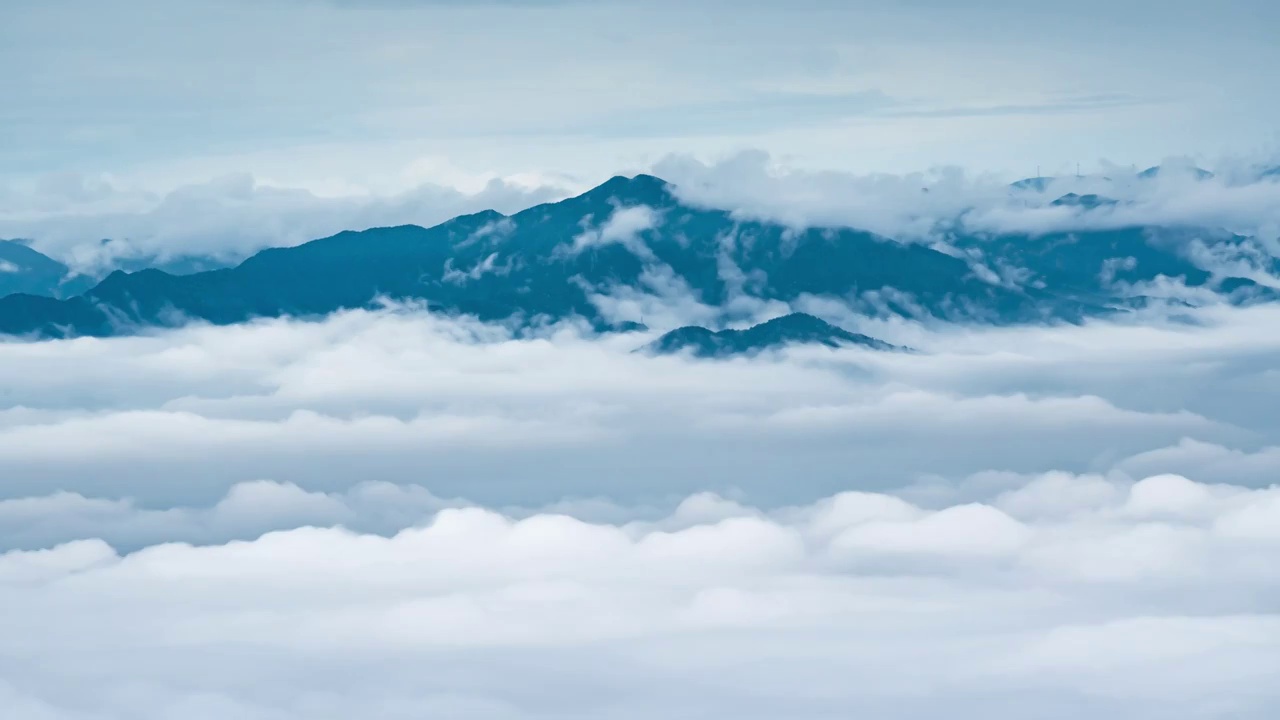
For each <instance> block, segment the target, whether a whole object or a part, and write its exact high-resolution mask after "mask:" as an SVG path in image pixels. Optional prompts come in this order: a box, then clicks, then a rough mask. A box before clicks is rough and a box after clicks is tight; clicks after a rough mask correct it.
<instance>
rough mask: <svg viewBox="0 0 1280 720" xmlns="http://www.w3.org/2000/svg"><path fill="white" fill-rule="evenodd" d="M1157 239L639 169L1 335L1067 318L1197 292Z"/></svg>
mask: <svg viewBox="0 0 1280 720" xmlns="http://www.w3.org/2000/svg"><path fill="white" fill-rule="evenodd" d="M1165 234H1167V233H1165V232H1164V231H1162V230H1160V229H1152V228H1143V227H1133V228H1122V229H1118V230H1107V231H1087V232H1072V233H1051V234H1047V235H1035V236H1032V235H995V236H987V235H981V236H977V235H971V236H966V235H954V236H949V237H948V238H946V239H947V244H946V245H936V246H935V245H925V244H922V243H907V242H897V241H894V240H891V239H889V238H885V237H881V236H878V235H875V234H873V233H869V232H863V231H859V230H853V229H848V228H809V229H804V230H797V229H794V228H791V227H788V226H786V225H782V224H777V223H770V222H763V221H755V220H746V219H742V218H740V217H738V216H736V215H734V214H732V213H730V212H727V211H722V210H716V209H709V208H703V207H694V206H691V205H688V204H684V203H682V202H681V201H680V200H679V199H678V198H677V196H676V194H675V192H674V189H673V188H672V186H670V185H668V184H667V183H665V182H664V181H662V180H661V179H659V178H656V177H652V176H649V175H638V176H636V177H634V178H625V177H616V178H613V179H611V180H609V181H608V182H606V183H604V184H603V185H601V186H599V187H597V188H594V189H592V190H590V191H588V192H586V193H584V194H582V195H579V196H577V197H573V198H569V199H567V200H563V201H560V202H556V203H548V204H544V205H539V206H536V207H533V208H529V209H528V210H524V211H522V212H520V213H517V214H515V215H511V216H505V215H502V214H500V213H497V212H494V211H486V212H481V213H476V214H473V215H465V216H462V217H458V218H454V219H453V220H450V221H448V222H445V223H442V224H440V225H437V226H434V227H430V228H423V227H418V226H413V225H407V226H400V227H388V228H374V229H370V230H364V231H359V232H356V231H347V232H342V233H338V234H337V235H333V236H330V237H327V238H321V239H318V240H313V241H311V242H309V243H305V244H303V245H299V246H296V247H289V248H272V249H268V250H264V251H262V252H260V253H258V254H256V255H254V256H252V257H250V258H248V259H247V260H245V261H244V262H242V263H240V264H239V265H237V266H235V267H227V268H219V269H213V270H207V271H203V272H193V273H190V274H182V275H176V274H173V273H170V272H165V271H163V270H158V269H155V268H149V269H143V270H139V271H136V272H125V271H116V272H113V273H112V274H111V275H109V276H107V277H106V278H104V279H103V280H102V281H101V282H100V283H98V284H97V285H96V286H94V287H93V288H92V289H89V290H88V291H86V292H84V293H83V294H80V295H78V296H76V297H70V298H65V299H56V298H52V297H41V296H40V295H41V293H39V292H33V291H32V290H31V289H24V290H22V291H21V292H20V293H18V294H13V295H9V296H7V297H3V298H0V333H4V334H15V335H29V334H30V335H37V336H50V337H61V336H72V335H96V336H105V335H112V334H119V333H125V332H130V331H132V330H133V329H136V328H138V327H142V326H148V325H171V324H174V323H176V322H182V321H186V320H192V319H195V320H203V321H207V322H211V323H215V324H228V323H235V322H242V321H245V320H249V319H252V318H256V317H279V316H284V315H289V316H297V317H314V316H321V315H325V314H328V313H331V312H334V311H337V310H341V309H344V308H360V307H368V306H371V305H373V304H375V303H376V302H377V301H379V299H380V298H388V299H393V300H402V301H413V302H420V303H423V304H425V305H426V306H427V307H429V308H431V309H432V310H435V311H440V312H447V313H463V314H470V315H475V316H478V317H479V318H480V319H482V320H506V319H511V318H515V319H517V320H519V319H523V320H524V321H534V320H537V319H539V318H544V319H552V320H555V319H562V318H567V317H573V316H577V317H582V318H586V319H588V320H590V321H591V322H592V323H593V324H594V325H595V327H597V328H598V329H600V330H609V329H613V328H617V327H619V326H620V325H619V324H620V323H625V322H628V321H630V322H635V321H637V320H640V318H638V317H637V318H625V317H616V316H614V315H610V314H609V313H605V312H602V310H601V309H600V308H601V298H602V297H606V296H609V295H610V294H611V293H615V292H623V293H631V294H634V293H636V292H647V293H651V294H656V295H666V296H680V297H682V298H691V299H693V300H696V301H698V302H701V303H703V304H706V305H711V306H715V307H720V308H726V313H727V315H732V313H731V312H730V309H731V308H732V307H734V301H735V300H737V299H739V298H741V297H743V296H751V297H755V298H760V299H764V300H776V301H780V302H783V303H788V304H791V303H794V302H795V301H797V300H799V299H801V298H802V297H807V296H820V297H830V298H835V299H839V300H841V301H842V302H845V303H847V304H849V305H851V306H853V307H855V308H858V309H860V310H862V311H864V312H867V313H872V314H896V315H904V316H921V315H928V316H933V317H938V318H943V319H953V320H961V319H963V320H979V321H984V322H995V323H1015V322H1029V321H1041V320H1045V319H1054V320H1066V321H1070V322H1075V321H1079V320H1081V319H1083V318H1085V317H1089V316H1093V315H1098V314H1102V313H1107V312H1112V311H1114V310H1115V309H1116V308H1118V307H1124V306H1125V305H1126V304H1128V303H1130V301H1129V300H1128V299H1127V298H1126V297H1123V296H1121V295H1118V294H1117V292H1116V291H1115V289H1114V288H1113V287H1112V284H1113V282H1114V281H1117V280H1123V281H1126V282H1129V283H1134V282H1140V281H1143V280H1152V279H1155V278H1156V277H1157V276H1158V275H1168V276H1170V277H1177V276H1183V277H1186V278H1187V280H1188V283H1189V284H1204V283H1207V282H1209V281H1210V275H1209V274H1208V273H1206V272H1205V271H1203V270H1201V269H1200V268H1198V267H1197V266H1196V265H1195V264H1194V263H1192V262H1190V260H1188V259H1187V258H1185V257H1182V256H1181V255H1180V254H1179V253H1178V251H1177V245H1176V244H1170V243H1165V242H1164V241H1163V240H1162V239H1161V238H1162V237H1164V235H1165ZM1129 258H1133V260H1132V261H1131V260H1129ZM724 320H725V321H731V320H732V317H728V316H727V317H726V318H724Z"/></svg>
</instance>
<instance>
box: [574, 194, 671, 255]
mask: <svg viewBox="0 0 1280 720" xmlns="http://www.w3.org/2000/svg"><path fill="white" fill-rule="evenodd" d="M661 223H662V215H661V214H660V213H659V212H658V211H656V210H654V209H653V208H651V207H649V206H647V205H633V206H629V207H618V208H615V209H614V211H613V214H611V215H610V216H609V218H608V219H607V220H605V221H604V223H603V224H601V225H600V226H599V227H596V228H588V229H586V230H584V231H583V232H582V233H580V234H579V235H577V236H576V237H574V238H573V244H572V245H571V246H569V248H568V252H570V253H572V254H577V253H580V252H582V251H583V250H586V249H588V248H597V247H603V246H605V245H613V244H617V245H622V246H623V247H625V248H626V249H628V250H630V251H631V253H632V254H633V255H635V256H636V257H638V258H640V259H641V260H645V261H648V262H653V261H654V260H656V258H655V256H654V254H653V251H652V250H650V249H649V246H648V245H647V244H645V241H644V238H643V237H641V235H642V233H644V232H646V231H648V230H653V229H654V228H656V227H658V226H659V225H660V224H661Z"/></svg>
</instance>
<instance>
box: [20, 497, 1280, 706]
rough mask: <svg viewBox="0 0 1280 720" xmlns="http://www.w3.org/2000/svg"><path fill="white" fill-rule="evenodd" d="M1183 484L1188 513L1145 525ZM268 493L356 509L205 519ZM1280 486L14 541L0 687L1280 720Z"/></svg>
mask: <svg viewBox="0 0 1280 720" xmlns="http://www.w3.org/2000/svg"><path fill="white" fill-rule="evenodd" d="M1084 482H1086V483H1092V481H1090V480H1087V479H1086V480H1085V481H1084ZM1172 485H1178V486H1179V487H1180V488H1182V489H1180V490H1176V491H1175V492H1173V493H1172V495H1171V494H1170V493H1169V492H1168V489H1169V488H1170V487H1171V486H1172ZM1156 487H1162V488H1164V490H1158V491H1154V494H1155V495H1160V496H1162V497H1165V498H1166V499H1167V498H1169V497H1174V496H1176V497H1180V498H1182V499H1181V500H1178V501H1177V502H1175V506H1176V509H1177V510H1178V512H1176V513H1174V514H1173V515H1164V514H1161V513H1157V514H1156V515H1152V514H1150V513H1149V512H1146V511H1144V512H1140V513H1137V514H1135V513H1134V507H1135V504H1136V505H1139V506H1141V505H1144V504H1145V503H1147V502H1148V499H1150V497H1151V496H1152V494H1153V488H1156ZM250 491H251V492H254V493H255V494H256V495H255V497H256V498H257V499H262V497H263V495H262V493H264V492H265V493H269V494H276V495H277V498H278V499H279V500H285V499H286V498H288V500H286V501H285V502H284V503H283V504H281V503H280V502H276V501H271V502H269V503H267V504H268V505H269V506H271V507H273V508H284V507H287V506H292V509H293V510H294V511H298V512H301V513H302V515H299V517H303V516H305V515H306V513H307V512H311V513H312V514H313V516H315V517H324V516H325V515H326V513H328V512H329V511H330V510H332V509H333V508H332V507H330V506H329V505H328V504H327V503H321V504H320V505H317V504H316V500H315V499H314V498H308V497H306V496H305V495H304V494H300V493H298V492H296V489H295V490H287V489H286V488H282V487H276V488H274V489H269V488H267V487H266V486H259V487H257V488H255V489H237V490H236V491H234V492H233V493H232V494H231V495H230V496H229V497H228V498H226V499H225V500H224V501H222V502H221V503H219V504H218V505H217V506H215V507H213V508H210V509H207V510H202V511H189V510H188V511H183V512H185V513H187V520H189V521H190V520H195V519H196V518H204V519H205V520H207V519H208V518H211V517H214V516H215V515H218V514H221V515H222V516H223V517H225V518H228V519H230V518H236V519H239V520H241V521H244V520H246V519H247V520H249V521H253V520H255V519H257V518H258V514H259V510H257V509H256V505H257V503H256V502H255V503H249V504H244V503H241V502H239V500H240V499H243V498H242V497H238V496H242V495H243V494H244V493H246V492H250ZM281 492H283V493H284V494H279V493H281ZM1277 492H1280V491H1277V490H1276V489H1274V488H1272V489H1262V490H1250V489H1247V488H1241V487H1228V486H1214V485H1205V484H1200V483H1196V482H1194V481H1191V480H1187V479H1184V478H1172V477H1166V478H1152V479H1147V480H1143V481H1141V482H1139V483H1136V484H1133V485H1129V486H1126V485H1124V484H1121V485H1115V486H1112V488H1111V491H1110V492H1109V493H1108V496H1107V499H1106V500H1104V501H1102V502H1099V503H1096V504H1094V505H1092V506H1091V507H1089V508H1088V509H1086V510H1081V509H1079V508H1078V507H1076V509H1075V510H1073V511H1072V512H1071V513H1063V512H1050V513H1045V512H1042V510H1043V508H1044V507H1045V505H1044V502H1043V501H1042V502H1041V503H1040V504H1039V505H1038V506H1037V509H1036V511H1034V512H1032V513H1030V514H1027V513H1023V512H1020V511H1019V510H1017V509H1015V508H1013V507H1011V506H1010V505H1007V504H1006V505H1004V506H1003V508H1004V509H999V508H997V507H996V506H995V505H991V504H986V503H967V504H959V505H953V506H949V507H943V508H939V509H928V508H925V507H921V506H917V505H912V504H910V503H906V502H904V501H902V500H901V499H898V498H895V497H893V496H889V495H878V494H866V493H861V494H857V493H855V494H847V495H840V496H836V497H833V498H829V499H826V500H822V501H820V502H818V503H817V504H815V505H811V506H803V507H793V508H783V509H779V510H776V511H766V510H757V509H753V508H750V507H744V506H741V505H737V504H734V503H727V502H725V501H723V500H720V499H717V498H714V497H709V496H701V497H699V498H691V499H690V500H689V501H687V502H686V503H685V504H683V505H682V506H681V509H680V510H677V511H675V513H674V514H673V515H672V516H670V517H669V518H666V519H661V520H658V521H656V522H632V523H626V524H607V523H600V522H585V521H582V520H578V519H574V518H572V517H569V516H565V515H557V514H550V513H533V514H529V515H525V516H522V517H514V516H509V515H504V514H501V513H498V512H495V511H493V510H488V509H483V508H476V507H471V508H444V509H439V508H438V507H431V506H420V507H419V509H418V510H417V513H416V514H417V515H418V517H417V520H416V521H415V522H412V524H411V525H410V526H407V528H406V529H404V530H401V531H399V532H396V533H394V534H392V535H390V536H385V535H367V534H361V533H359V532H353V531H350V530H345V529H339V528H325V527H306V528H298V529H291V530H285V531H276V532H270V533H268V534H265V535H262V536H261V537H258V538H256V539H253V540H250V541H248V542H233V543H228V544H217V543H215V544H212V545H203V546H192V545H187V544H156V545H152V546H150V547H147V548H145V549H142V550H139V551H137V552H134V553H132V554H129V555H120V554H117V553H115V552H113V551H112V549H111V548H110V546H108V545H107V544H106V543H103V542H101V541H99V540H81V541H73V542H68V543H64V544H60V545H57V546H55V547H52V548H50V549H44V550H38V551H10V552H8V553H5V554H3V555H0V600H2V601H3V602H4V604H5V606H6V607H7V608H9V609H10V612H8V613H5V615H4V617H3V618H0V628H2V629H3V631H4V635H5V637H6V642H5V644H4V647H3V648H2V649H0V663H3V666H4V667H6V668H8V671H7V672H6V679H7V684H6V687H5V691H4V692H3V693H0V702H3V703H5V704H6V706H7V707H9V708H43V712H45V713H46V714H48V716H49V717H53V718H75V717H80V715H78V714H77V713H78V712H85V711H91V712H90V714H88V715H86V716H87V717H95V718H124V717H129V718H134V717H148V718H149V717H155V718H176V717H179V716H183V717H187V716H189V715H182V714H181V713H182V712H183V711H186V710H190V711H193V712H196V713H197V715H196V716H198V717H199V716H202V715H201V713H211V712H213V713H216V712H225V711H228V709H234V711H235V712H236V713H237V715H238V716H241V717H270V718H300V719H301V718H307V719H311V718H329V717H333V718H337V717H346V716H349V715H350V714H352V713H363V714H365V715H366V716H369V715H372V716H374V717H402V716H406V717H407V715H404V713H412V712H418V711H420V710H421V709H422V708H430V707H444V708H453V710H450V711H449V712H457V713H460V716H469V715H467V714H466V712H465V710H463V709H465V708H470V709H472V710H474V711H475V712H476V713H479V715H480V716H487V717H492V716H495V714H496V716H498V717H512V718H533V717H544V716H546V715H547V714H554V715H557V716H562V717H577V716H587V715H591V716H594V717H620V718H641V717H654V716H670V715H672V714H675V715H677V716H685V714H687V713H689V712H690V708H691V707H701V706H705V707H707V708H708V709H710V708H712V707H714V708H715V709H716V712H718V713H721V714H723V713H731V714H733V715H734V716H740V717H767V716H773V715H774V714H775V713H776V712H778V711H779V710H780V709H781V708H783V707H787V708H790V711H789V715H790V716H791V717H825V716H827V713H828V711H829V709H831V708H834V707H840V708H842V709H843V710H842V711H844V712H848V711H851V710H853V711H867V712H871V711H875V712H876V713H877V715H878V716H880V717H904V718H907V717H911V718H914V717H923V716H928V715H930V714H936V713H938V712H942V711H943V710H944V709H945V708H948V707H955V706H956V705H957V704H967V703H971V702H984V701H995V700H999V701H1000V702H1002V703H1003V705H1002V707H1003V711H1004V712H1006V713H1014V714H1017V715H1018V716H1026V715H1028V714H1032V715H1034V716H1036V717H1046V718H1067V717H1073V716H1074V713H1075V712H1076V710H1077V709H1078V703H1079V702H1083V701H1086V700H1087V701H1088V702H1091V703H1093V704H1094V705H1095V706H1096V707H1097V708H1098V710H1099V711H1101V712H1104V713H1117V712H1121V711H1125V712H1137V713H1138V714H1137V715H1136V716H1137V717H1152V718H1155V717H1160V716H1162V715H1163V716H1167V715H1168V714H1170V713H1173V714H1178V715H1181V714H1183V713H1184V712H1185V711H1186V710H1187V708H1192V709H1196V708H1199V709H1200V710H1198V711H1197V712H1200V711H1203V712H1207V713H1209V714H1210V715H1212V714H1213V712H1211V711H1212V709H1213V708H1215V707H1217V706H1219V704H1220V703H1221V702H1222V699H1223V698H1230V700H1231V702H1230V707H1231V709H1232V715H1233V716H1235V717H1258V718H1262V717H1268V716H1269V714H1270V713H1271V712H1272V711H1273V710H1274V707H1275V703H1276V702H1277V701H1280V697H1277V695H1276V691H1275V690H1274V688H1273V687H1272V684H1271V683H1268V682H1265V678H1267V677H1269V676H1270V674H1272V673H1274V672H1275V671H1276V670H1280V653H1278V652H1277V647H1280V624H1278V623H1277V620H1276V618H1275V616H1274V615H1273V614H1271V612H1272V609H1273V608H1274V605H1273V604H1272V603H1271V601H1270V600H1269V599H1268V598H1274V596H1275V593H1276V591H1277V590H1280V574H1278V573H1276V572H1275V571H1274V569H1273V565H1274V564H1273V563H1271V562H1269V559H1270V558H1271V557H1272V556H1273V555H1274V553H1275V552H1276V551H1277V550H1280V545H1278V543H1280V536H1277V535H1276V534H1275V533H1273V532H1272V533H1250V532H1244V533H1242V532H1241V531H1240V528H1241V527H1245V528H1259V527H1274V526H1275V525H1276V523H1277V522H1280V516H1277V515H1276V512H1277V511H1280V504H1277V503H1276V498H1277V497H1280V496H1278V495H1277ZM1143 498H1147V499H1143ZM348 500H350V498H348ZM691 503H692V504H696V505H698V506H700V507H703V508H709V507H712V506H718V507H719V508H720V509H718V510H713V511H711V512H710V513H707V512H706V511H704V510H699V511H694V515H692V516H691V515H690V514H689V513H690V511H691ZM1063 509H1066V508H1063ZM1151 509H1152V508H1150V507H1147V510H1151ZM1160 509H1162V510H1164V509H1168V506H1167V505H1162V506H1161V508H1160ZM132 512H133V513H135V514H136V515H137V516H138V518H139V519H140V520H141V519H143V518H144V517H145V515H146V512H145V511H142V510H138V509H134V510H132ZM412 514H413V513H409V515H412ZM699 515H700V517H699ZM681 517H683V518H684V519H683V520H681V519H679V518H681ZM1241 518H1246V519H1247V522H1248V523H1253V524H1252V525H1249V524H1245V523H1246V521H1242V520H1241ZM667 528H670V529H667ZM1210 588H1212V589H1213V591H1212V592H1206V590H1207V589H1210ZM33 613H34V614H38V616H39V617H40V618H41V619H42V622H40V623H31V622H28V621H27V620H25V619H24V618H29V617H31V616H32V614H33ZM108 658H110V659H111V660H110V662H107V660H108ZM548 664H551V665H553V666H554V667H555V668H556V671H555V673H548V672H545V671H543V670H540V669H539V668H546V667H548ZM499 668H502V669H503V671H502V672H495V669H499ZM1171 677H1172V678H1176V679H1177V681H1178V682H1177V683H1176V684H1175V685H1174V686H1170V685H1169V684H1168V680H1169V678H1171ZM141 678H145V681H141V680H140V679H141ZM411 678H412V680H410V679H411ZM318 681H319V682H318ZM921 685H927V686H929V687H930V692H929V693H928V694H927V695H926V696H921V694H920V693H919V687H920V686H921ZM535 687H537V688H539V689H540V690H539V691H538V692H533V689H534V688H535ZM126 688H127V691H125V689H126ZM321 688H323V690H322V689H321ZM695 688H696V690H695ZM371 698H377V700H376V701H374V702H373V704H372V705H368V704H367V703H369V702H370V699H371ZM966 706H967V705H966ZM459 708H462V709H459ZM690 716H697V717H702V716H703V713H702V712H700V711H699V712H695V713H694V714H693V715H690Z"/></svg>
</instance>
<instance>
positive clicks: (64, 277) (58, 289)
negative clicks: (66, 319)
mask: <svg viewBox="0 0 1280 720" xmlns="http://www.w3.org/2000/svg"><path fill="white" fill-rule="evenodd" d="M92 284H93V282H92V281H91V280H89V279H87V278H84V277H82V276H73V275H72V274H71V269H70V268H68V267H67V266H66V265H63V264H62V263H60V262H58V261H57V260H54V259H53V258H51V257H49V256H48V255H45V254H43V253H41V252H39V251H37V250H35V249H33V248H31V247H30V246H28V245H26V244H25V243H23V242H19V241H17V240H0V296H3V295H11V294H13V293H27V294H30V295H42V296H47V297H66V296H72V295H78V294H80V293H82V292H84V291H85V290H88V289H89V288H90V287H91V286H92Z"/></svg>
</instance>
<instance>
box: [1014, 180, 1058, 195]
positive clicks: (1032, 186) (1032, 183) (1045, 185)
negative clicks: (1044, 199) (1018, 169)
mask: <svg viewBox="0 0 1280 720" xmlns="http://www.w3.org/2000/svg"><path fill="white" fill-rule="evenodd" d="M1056 179H1057V178H1053V177H1033V178H1023V179H1021V180H1018V181H1016V182H1012V183H1009V187H1011V188H1013V189H1014V190H1030V191H1032V192H1044V191H1045V190H1048V189H1049V185H1050V183H1052V182H1053V181H1054V180H1056Z"/></svg>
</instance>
